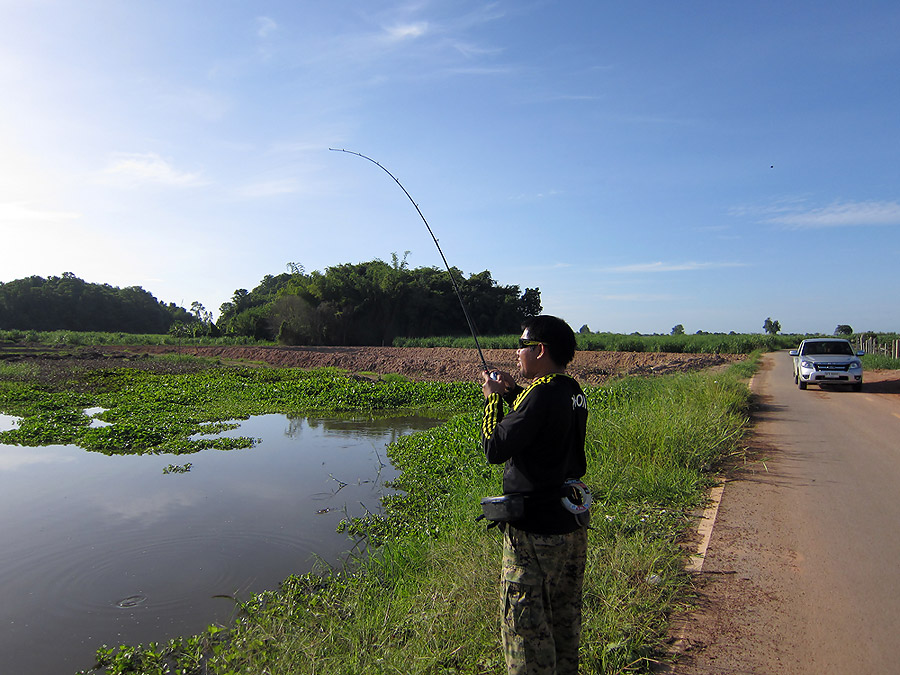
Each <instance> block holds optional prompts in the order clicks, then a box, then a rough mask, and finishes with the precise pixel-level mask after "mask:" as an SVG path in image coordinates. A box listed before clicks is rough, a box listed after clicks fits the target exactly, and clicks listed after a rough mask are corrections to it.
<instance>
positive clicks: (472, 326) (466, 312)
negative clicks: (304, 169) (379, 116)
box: [328, 148, 496, 379]
mask: <svg viewBox="0 0 900 675" xmlns="http://www.w3.org/2000/svg"><path fill="white" fill-rule="evenodd" d="M328 149H329V150H331V151H332V152H346V153H347V154H348V155H356V156H357V157H362V158H363V159H365V160H368V161H370V162H372V164H374V165H375V166H377V167H378V168H379V169H381V170H382V171H384V172H385V173H386V174H387V175H388V176H390V177H391V178H393V179H394V182H395V183H396V184H397V185H399V186H400V189H401V190H403V194H405V195H406V198H407V199H409V201H410V203H411V204H412V205H413V206H415V207H416V213H418V214H419V218H421V219H422V222H423V223H425V227H426V228H428V234H430V235H431V238H432V239H433V240H434V245H435V246H437V250H438V253H440V254H441V260H443V261H444V267H446V268H447V274H448V275H449V276H450V283H452V284H453V290H454V291H456V297H457V298H459V306H460V307H462V311H463V314H464V315H465V317H466V323H468V324H469V332H471V333H472V338H473V339H474V340H475V348H476V349H477V350H478V356H479V358H480V359H481V365H482V366H483V367H484V372H486V373H490V374H491V377H492V378H494V371H492V370H491V369H490V368H488V365H487V361H485V360H484V352H482V351H481V344H479V342H478V334H477V333H476V331H475V324H474V323H473V322H472V317H471V316H470V315H469V310H468V309H466V303H465V302H463V297H462V293H460V290H459V286H458V285H457V283H456V279H455V278H454V276H453V272H452V271H451V270H450V264H449V263H448V262H447V257H446V256H445V255H444V252H443V251H442V250H441V245H440V244H439V243H438V239H437V237H435V236H434V232H433V231H432V229H431V225H429V224H428V221H427V220H425V216H424V215H422V210H421V209H420V208H419V205H418V204H416V201H415V200H414V199H413V198H412V195H411V194H409V191H408V190H407V189H406V188H405V187H403V183H401V182H400V181H399V180H397V177H396V176H395V175H394V174H392V173H391V172H390V171H388V170H387V169H386V168H385V167H384V166H383V165H382V164H380V163H379V162H376V161H375V160H374V159H372V158H371V157H366V156H365V155H364V154H362V153H360V152H354V151H353V150H344V149H343V148H328ZM494 379H496V378H494Z"/></svg>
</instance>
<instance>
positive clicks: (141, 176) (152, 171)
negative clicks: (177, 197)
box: [102, 152, 209, 187]
mask: <svg viewBox="0 0 900 675" xmlns="http://www.w3.org/2000/svg"><path fill="white" fill-rule="evenodd" d="M102 176H103V178H104V179H105V180H106V181H107V182H110V183H114V184H117V185H120V186H124V187H138V186H140V185H145V184H157V185H166V186H169V187H196V186H200V185H207V184H208V183H209V181H207V180H205V179H204V178H203V177H202V176H201V175H200V174H199V173H188V172H184V171H178V170H177V169H176V168H175V167H174V166H172V164H170V163H169V162H168V161H166V160H165V159H163V158H162V157H160V156H159V155H158V154H156V153H155V152H146V153H118V154H116V155H113V157H112V158H111V159H110V162H109V165H108V166H107V167H106V168H105V169H104V170H103V171H102Z"/></svg>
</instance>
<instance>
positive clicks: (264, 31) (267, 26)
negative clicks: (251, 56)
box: [256, 16, 278, 38]
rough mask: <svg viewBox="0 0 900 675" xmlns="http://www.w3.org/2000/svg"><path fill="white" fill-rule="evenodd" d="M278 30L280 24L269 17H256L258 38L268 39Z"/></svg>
mask: <svg viewBox="0 0 900 675" xmlns="http://www.w3.org/2000/svg"><path fill="white" fill-rule="evenodd" d="M276 30H278V24H277V23H275V21H274V20H273V19H271V18H269V17H268V16H258V17H256V35H257V37H261V38H267V37H269V35H271V34H272V33H274V32H275V31H276Z"/></svg>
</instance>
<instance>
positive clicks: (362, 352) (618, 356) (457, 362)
mask: <svg viewBox="0 0 900 675" xmlns="http://www.w3.org/2000/svg"><path fill="white" fill-rule="evenodd" d="M95 349H96V351H98V352H101V353H104V354H105V355H106V356H107V357H109V356H111V355H114V354H115V355H122V356H126V355H129V354H131V355H135V354H166V353H168V354H173V353H176V354H189V355H193V356H200V357H205V358H216V359H219V360H221V361H223V362H227V363H235V362H237V363H247V364H254V363H255V364H260V365H263V364H265V365H270V366H277V367H283V368H324V367H331V368H340V369H342V370H347V371H349V372H352V373H378V374H381V375H384V374H388V373H397V374H400V375H404V376H406V377H408V378H410V379H411V380H417V381H440V382H452V381H470V380H477V379H480V375H479V374H480V372H481V370H482V366H481V361H480V359H479V358H478V352H477V350H474V349H455V348H449V347H431V348H413V347H258V346H252V347H251V346H175V345H149V346H135V347H111V346H110V347H98V348H95ZM484 357H485V359H486V360H487V362H488V365H489V366H490V367H492V368H498V369H501V370H507V371H509V372H512V373H515V371H516V367H515V363H516V352H515V350H513V349H486V350H484ZM744 358H745V356H744V355H742V354H667V353H655V352H654V353H644V352H587V351H580V352H576V354H575V360H574V361H573V362H572V363H571V364H570V366H569V368H568V372H569V373H570V374H572V375H573V376H574V377H576V378H577V379H578V380H579V381H581V382H582V383H585V384H600V383H601V382H605V381H607V380H609V379H612V378H615V377H621V376H623V375H659V374H666V373H673V372H689V371H696V370H703V369H706V368H711V367H714V366H722V365H727V364H730V363H733V362H735V361H740V360H742V359H744Z"/></svg>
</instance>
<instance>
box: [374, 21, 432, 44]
mask: <svg viewBox="0 0 900 675" xmlns="http://www.w3.org/2000/svg"><path fill="white" fill-rule="evenodd" d="M427 33H428V22H427V21H416V22H414V23H398V24H394V25H392V26H386V27H385V29H384V37H385V38H386V39H387V40H388V42H402V41H404V40H410V39H416V38H420V37H422V36H423V35H426V34H427Z"/></svg>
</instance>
